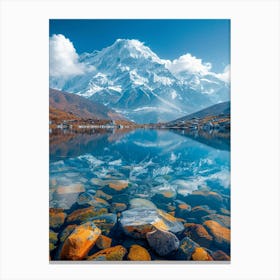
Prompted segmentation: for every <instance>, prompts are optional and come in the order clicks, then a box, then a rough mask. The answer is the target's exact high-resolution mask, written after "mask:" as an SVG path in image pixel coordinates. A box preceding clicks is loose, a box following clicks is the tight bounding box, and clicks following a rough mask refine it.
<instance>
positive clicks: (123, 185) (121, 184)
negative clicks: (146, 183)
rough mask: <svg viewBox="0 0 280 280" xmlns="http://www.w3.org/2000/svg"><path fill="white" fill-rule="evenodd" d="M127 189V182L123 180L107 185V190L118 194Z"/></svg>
mask: <svg viewBox="0 0 280 280" xmlns="http://www.w3.org/2000/svg"><path fill="white" fill-rule="evenodd" d="M127 187H128V181H124V180H116V181H113V182H110V183H109V188H111V189H113V190H115V191H117V192H119V191H122V190H124V189H126V188H127Z"/></svg>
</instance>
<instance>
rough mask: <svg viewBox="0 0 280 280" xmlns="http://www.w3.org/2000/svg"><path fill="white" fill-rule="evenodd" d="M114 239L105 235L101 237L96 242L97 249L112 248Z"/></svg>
mask: <svg viewBox="0 0 280 280" xmlns="http://www.w3.org/2000/svg"><path fill="white" fill-rule="evenodd" d="M111 243H112V239H111V238H110V237H107V236H105V235H100V236H99V237H98V239H97V241H96V244H95V245H96V247H97V248H99V249H101V250H102V249H107V248H109V247H111Z"/></svg>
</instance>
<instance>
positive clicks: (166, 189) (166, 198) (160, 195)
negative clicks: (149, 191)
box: [152, 186, 177, 203]
mask: <svg viewBox="0 0 280 280" xmlns="http://www.w3.org/2000/svg"><path fill="white" fill-rule="evenodd" d="M153 192H154V193H155V194H154V195H153V197H152V200H153V201H155V202H160V203H163V202H164V203H168V202H172V201H173V200H174V199H175V198H176V195H177V193H176V190H175V189H174V188H173V187H171V186H158V187H155V188H153Z"/></svg>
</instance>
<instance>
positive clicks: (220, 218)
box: [202, 214, 230, 228]
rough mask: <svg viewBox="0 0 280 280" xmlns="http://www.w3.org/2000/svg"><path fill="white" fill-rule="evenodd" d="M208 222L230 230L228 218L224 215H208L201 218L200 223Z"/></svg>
mask: <svg viewBox="0 0 280 280" xmlns="http://www.w3.org/2000/svg"><path fill="white" fill-rule="evenodd" d="M208 220H213V221H215V222H217V223H219V224H220V225H221V226H223V227H226V228H230V217H229V216H225V215H220V214H210V215H207V216H204V217H202V221H203V222H205V221H208Z"/></svg>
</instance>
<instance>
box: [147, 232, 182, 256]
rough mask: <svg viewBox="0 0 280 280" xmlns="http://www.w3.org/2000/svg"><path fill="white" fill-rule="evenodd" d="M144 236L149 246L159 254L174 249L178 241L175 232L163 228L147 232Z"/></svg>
mask: <svg viewBox="0 0 280 280" xmlns="http://www.w3.org/2000/svg"><path fill="white" fill-rule="evenodd" d="M146 237H147V240H148V243H149V245H150V246H151V248H153V250H154V251H155V252H156V253H157V254H158V255H160V256H166V255H168V254H170V253H172V252H174V251H176V250H177V249H178V247H179V243H180V241H179V239H178V238H177V237H176V235H175V234H173V233H171V232H168V231H163V230H155V231H152V232H148V233H147V234H146Z"/></svg>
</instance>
